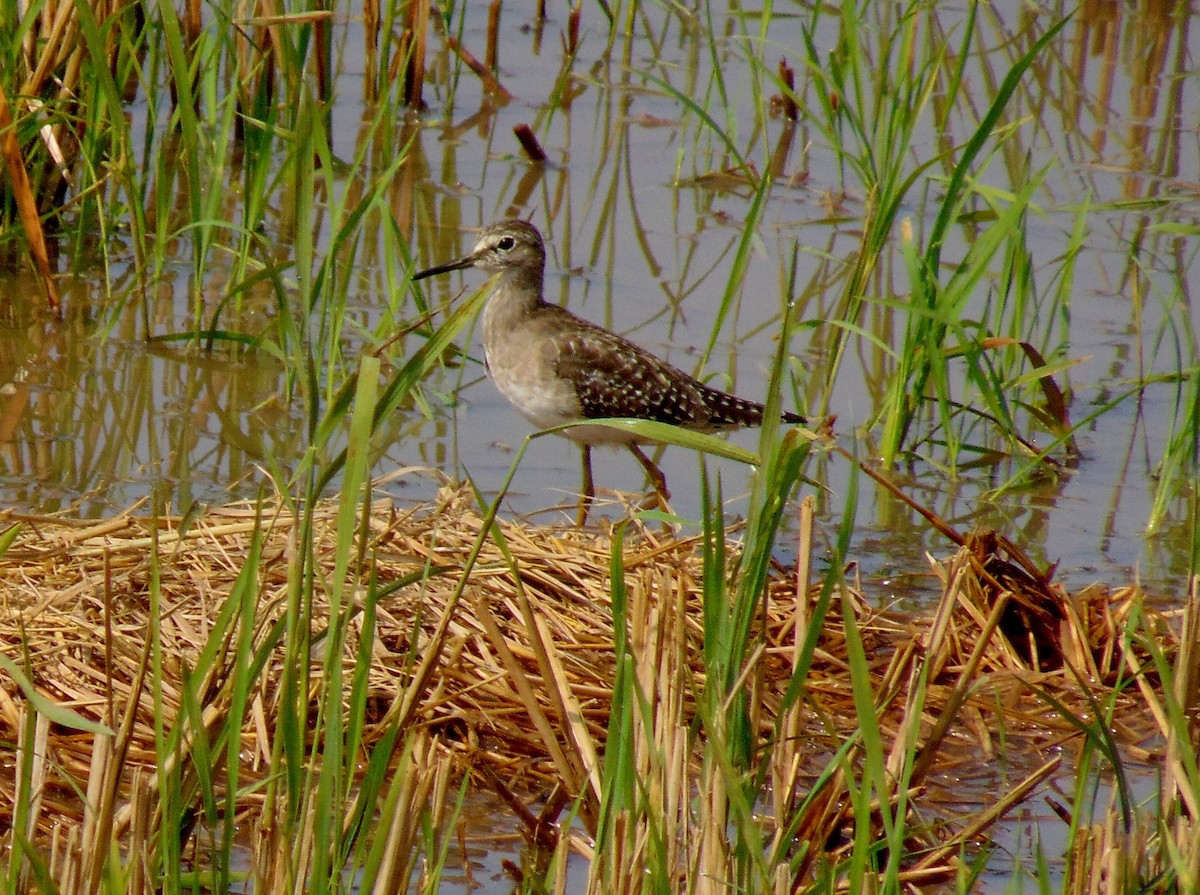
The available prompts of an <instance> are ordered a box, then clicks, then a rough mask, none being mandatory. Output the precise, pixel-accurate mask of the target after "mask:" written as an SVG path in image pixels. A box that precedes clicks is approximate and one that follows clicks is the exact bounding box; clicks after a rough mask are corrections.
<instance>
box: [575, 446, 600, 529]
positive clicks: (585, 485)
mask: <svg viewBox="0 0 1200 895" xmlns="http://www.w3.org/2000/svg"><path fill="white" fill-rule="evenodd" d="M579 450H580V453H581V454H582V456H583V482H582V484H581V485H580V487H579V516H578V520H577V522H578V525H579V527H580V528H582V527H583V526H584V525H585V524H586V523H587V517H588V511H589V510H591V508H592V501H593V500H595V498H596V489H595V486H594V485H593V483H592V446H591V445H590V444H581V445H580V446H579Z"/></svg>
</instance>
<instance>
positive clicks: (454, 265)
mask: <svg viewBox="0 0 1200 895" xmlns="http://www.w3.org/2000/svg"><path fill="white" fill-rule="evenodd" d="M474 263H475V258H474V256H472V255H468V256H467V257H465V258H459V259H458V260H457V261H451V262H449V263H448V264H439V265H438V266H437V267H431V268H429V269H428V270H423V271H421V272H420V273H415V274H413V275H412V278H413V280H414V281H416V280H423V279H425V278H426V277H436V276H437V275H438V274H440V273H450V271H452V270H462V269H463V268H464V267H471V266H472V265H473V264H474Z"/></svg>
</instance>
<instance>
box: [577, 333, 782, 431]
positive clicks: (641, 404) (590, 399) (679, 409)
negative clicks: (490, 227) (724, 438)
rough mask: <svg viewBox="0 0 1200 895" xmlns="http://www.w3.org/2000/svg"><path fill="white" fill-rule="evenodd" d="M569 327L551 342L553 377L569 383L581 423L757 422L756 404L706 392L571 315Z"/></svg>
mask: <svg viewBox="0 0 1200 895" xmlns="http://www.w3.org/2000/svg"><path fill="white" fill-rule="evenodd" d="M564 313H565V312H564ZM572 323H574V324H575V325H573V326H568V327H562V328H561V329H560V330H559V331H558V332H557V333H556V335H555V337H554V352H555V354H556V355H557V361H556V364H555V372H556V373H557V374H558V375H559V376H561V377H563V378H564V379H567V380H569V381H570V382H571V383H572V384H573V386H574V388H575V393H576V395H577V396H578V398H579V404H580V410H581V413H582V415H583V418H584V419H603V418H606V417H630V418H634V419H648V420H656V421H658V422H662V423H670V424H671V425H675V426H682V427H684V428H691V429H722V428H729V427H733V426H756V425H759V424H760V423H761V422H762V406H761V405H760V404H756V403H755V402H753V401H746V400H744V399H742V398H738V397H736V396H734V395H727V394H725V393H724V392H721V391H717V390H716V389H712V388H709V387H708V386H706V385H704V384H703V383H701V382H699V381H697V380H696V379H694V378H692V377H691V376H689V375H688V374H687V373H684V372H683V371H682V370H680V369H678V368H676V367H674V366H672V365H671V364H668V363H667V362H666V361H663V360H660V359H659V358H657V357H655V356H654V355H653V354H651V353H650V352H648V351H646V350H645V349H643V348H640V347H638V346H637V345H635V344H633V343H632V342H630V341H629V340H627V339H624V338H622V337H621V336H618V335H615V334H614V333H610V332H608V331H607V330H604V329H601V328H599V327H597V326H593V325H592V324H590V323H587V321H584V320H580V319H579V318H575V317H573V315H572Z"/></svg>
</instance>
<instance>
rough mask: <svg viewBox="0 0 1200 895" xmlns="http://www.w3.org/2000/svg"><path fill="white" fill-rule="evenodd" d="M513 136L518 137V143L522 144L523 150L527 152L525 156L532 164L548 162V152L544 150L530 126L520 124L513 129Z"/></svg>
mask: <svg viewBox="0 0 1200 895" xmlns="http://www.w3.org/2000/svg"><path fill="white" fill-rule="evenodd" d="M513 134H515V135H516V138H517V142H518V143H520V144H521V148H522V149H524V150H525V155H526V156H527V157H528V158H529V160H530V161H531V162H534V163H535V164H542V163H543V162H545V161H546V150H544V149H542V144H541V143H539V142H538V138H537V135H536V134H534V132H533V130H532V128H530V127H529V125H528V124H524V123H522V124H518V125H517V126H516V127H514V128H513Z"/></svg>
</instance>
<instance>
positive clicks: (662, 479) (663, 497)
mask: <svg viewBox="0 0 1200 895" xmlns="http://www.w3.org/2000/svg"><path fill="white" fill-rule="evenodd" d="M629 450H630V452H631V453H632V454H633V456H635V457H637V461H638V463H640V464H642V469H644V470H646V475H647V476H649V478H650V484H651V486H652V487H653V488H654V493H655V494H657V495H658V503H659V505H660V506H661V507H662V508H663V509H664V510H668V509H670V507H669V506H668V503H669V501H670V500H671V492H670V491H668V490H667V477H666V476H665V475H663V473H662V470H661V469H659V468H658V466H656V465H655V463H654V461H653V460H651V459H650V458H649V457H647V456H646V453H645V451H643V450H642V449H641V448H640V447H638V446H637V445H636V444H631V445H629Z"/></svg>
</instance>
